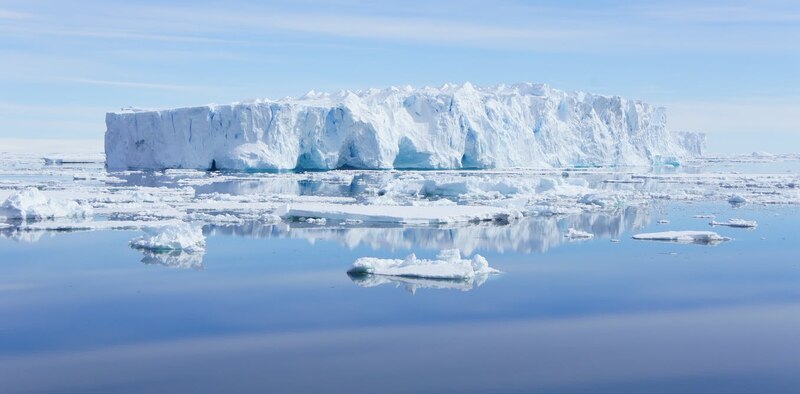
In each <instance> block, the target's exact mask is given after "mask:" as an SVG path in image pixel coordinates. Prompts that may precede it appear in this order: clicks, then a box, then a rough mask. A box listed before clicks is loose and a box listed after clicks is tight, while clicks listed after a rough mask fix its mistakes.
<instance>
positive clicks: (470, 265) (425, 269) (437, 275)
mask: <svg viewBox="0 0 800 394" xmlns="http://www.w3.org/2000/svg"><path fill="white" fill-rule="evenodd" d="M498 272H500V271H498V270H496V269H494V268H492V267H489V262H488V261H486V259H485V258H484V257H483V256H481V255H479V254H476V255H475V256H473V257H472V258H471V259H462V258H461V253H460V252H459V251H458V249H450V250H443V251H441V252H440V253H439V255H438V256H436V259H434V260H426V259H418V258H417V256H416V255H415V254H413V253H412V254H410V255H408V257H406V258H405V259H402V260H401V259H379V258H375V257H362V258H359V259H358V260H356V261H355V262H354V263H353V267H352V268H351V269H350V270H349V271H347V273H348V274H351V275H382V276H395V277H404V278H428V279H444V280H468V279H473V278H475V277H476V276H479V275H489V274H494V273H498Z"/></svg>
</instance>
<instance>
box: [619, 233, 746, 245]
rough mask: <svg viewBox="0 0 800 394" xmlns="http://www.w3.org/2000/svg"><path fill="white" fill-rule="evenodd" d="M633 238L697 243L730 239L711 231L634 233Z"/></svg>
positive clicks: (711, 242) (712, 242)
mask: <svg viewBox="0 0 800 394" xmlns="http://www.w3.org/2000/svg"><path fill="white" fill-rule="evenodd" d="M633 239H638V240H648V241H671V242H680V243H698V244H715V243H719V242H722V241H729V240H730V238H728V237H723V236H721V235H719V234H717V233H715V232H713V231H663V232H659V233H642V234H636V235H634V236H633Z"/></svg>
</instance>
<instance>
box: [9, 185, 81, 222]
mask: <svg viewBox="0 0 800 394" xmlns="http://www.w3.org/2000/svg"><path fill="white" fill-rule="evenodd" d="M91 215H92V208H91V207H90V206H89V205H87V204H85V203H79V202H77V201H74V200H68V199H65V200H56V199H53V198H49V197H47V196H46V195H44V194H43V193H42V192H41V191H39V190H38V189H36V188H33V187H29V188H26V189H24V190H20V191H18V192H16V193H14V194H12V195H10V196H9V197H8V198H6V200H5V201H3V203H2V204H0V220H2V219H5V220H13V219H19V220H33V221H35V220H44V219H55V218H64V217H72V218H84V217H88V216H91Z"/></svg>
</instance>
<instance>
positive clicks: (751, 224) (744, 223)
mask: <svg viewBox="0 0 800 394" xmlns="http://www.w3.org/2000/svg"><path fill="white" fill-rule="evenodd" d="M709 224H710V225H712V226H727V227H739V228H755V227H758V223H757V222H756V221H755V220H744V219H728V221H727V222H717V221H714V220H712V221H711V223H709Z"/></svg>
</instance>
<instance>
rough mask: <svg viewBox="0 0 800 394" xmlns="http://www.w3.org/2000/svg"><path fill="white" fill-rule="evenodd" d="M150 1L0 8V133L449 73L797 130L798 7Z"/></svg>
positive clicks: (736, 129)
mask: <svg viewBox="0 0 800 394" xmlns="http://www.w3.org/2000/svg"><path fill="white" fill-rule="evenodd" d="M163 3H165V2H163V1H137V2H132V1H118V2H114V1H82V2H69V4H68V3H67V2H64V1H35V0H25V1H14V0H11V1H3V0H0V137H42V138H102V134H103V131H104V130H105V126H104V124H103V120H104V113H105V112H106V111H111V110H116V109H118V108H120V107H125V106H137V107H172V106H189V105H198V104H206V103H210V102H216V103H228V102H232V101H240V100H245V99H251V98H278V97H281V96H286V95H292V96H295V95H301V94H303V93H305V92H306V91H308V90H310V89H315V90H323V91H326V90H327V91H334V90H339V89H347V88H350V89H359V88H366V87H384V86H388V85H405V84H411V85H417V86H420V85H440V84H442V83H445V82H463V81H471V82H473V83H475V84H478V85H488V84H497V83H513V82H520V81H530V82H546V83H549V84H551V85H552V86H555V87H557V88H562V89H568V90H586V91H592V92H596V93H604V94H619V95H622V96H626V97H630V98H637V99H643V100H645V101H648V102H651V103H654V104H657V105H663V106H666V107H667V109H668V114H669V120H670V125H671V128H672V129H675V130H697V131H707V132H712V133H720V132H730V133H741V134H739V135H744V133H747V132H749V133H754V132H778V133H784V134H787V141H788V140H789V139H788V138H789V137H788V134H789V133H794V134H795V141H798V139H796V136H797V135H798V134H800V121H798V116H797V112H798V109H799V108H800V71H798V70H800V2H797V1H719V2H702V1H653V2H642V1H629V2H625V1H521V0H494V1H491V2H490V1H431V0H427V1H396V2H389V1H386V2H377V1H361V0H333V1H318V0H301V1H291V2H288V1H287V2H262V3H260V4H258V5H253V4H249V2H244V1H238V0H228V1H224V2H220V1H175V2H170V4H169V5H164V4H163ZM779 135H780V134H779ZM795 150H797V149H795Z"/></svg>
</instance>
